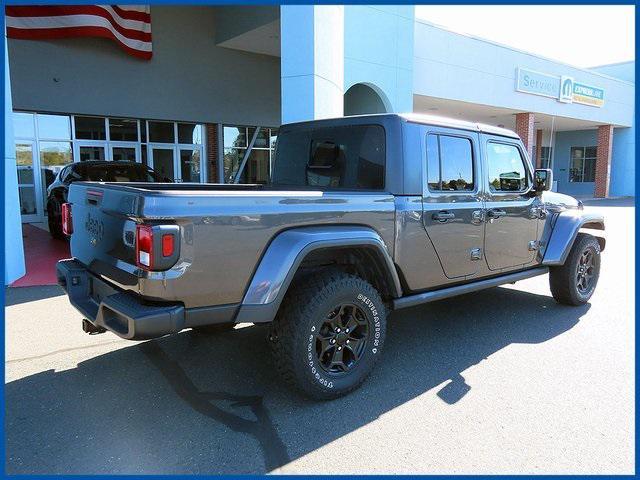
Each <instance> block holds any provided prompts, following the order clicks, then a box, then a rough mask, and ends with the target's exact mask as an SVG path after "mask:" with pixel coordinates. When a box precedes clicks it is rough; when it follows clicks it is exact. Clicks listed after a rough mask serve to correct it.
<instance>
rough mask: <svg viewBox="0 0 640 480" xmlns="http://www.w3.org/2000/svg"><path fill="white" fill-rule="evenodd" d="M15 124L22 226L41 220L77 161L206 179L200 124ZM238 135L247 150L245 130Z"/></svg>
mask: <svg viewBox="0 0 640 480" xmlns="http://www.w3.org/2000/svg"><path fill="white" fill-rule="evenodd" d="M12 121H13V126H14V136H15V138H16V143H15V145H16V168H17V175H18V179H19V183H18V188H19V191H20V199H21V206H20V208H21V211H22V213H23V214H24V215H25V217H23V221H41V220H39V219H41V218H42V216H43V215H45V214H46V199H47V198H46V190H47V187H48V186H49V185H51V183H52V182H53V181H54V180H55V178H56V175H57V174H58V173H59V172H60V170H61V169H62V168H64V166H65V165H67V164H70V163H72V162H73V161H74V160H75V161H78V162H79V161H89V160H113V161H128V162H141V163H142V164H145V165H148V166H152V167H154V168H155V169H156V170H159V171H160V172H161V173H164V174H166V176H167V177H169V178H170V179H171V180H170V181H184V182H200V181H202V180H204V178H203V177H204V176H205V175H204V174H205V173H206V164H203V162H204V161H205V160H204V142H205V139H204V133H205V132H204V126H203V125H202V124H199V123H195V122H194V123H189V122H171V121H148V120H143V119H131V118H109V117H98V116H92V115H78V116H72V115H54V114H40V113H35V112H34V113H29V112H13V116H12ZM238 131H242V132H244V134H243V137H244V145H245V148H246V127H241V129H240V130H236V132H238ZM148 142H156V143H157V144H153V143H148ZM240 158H242V157H240ZM236 168H237V167H236ZM43 207H44V209H43Z"/></svg>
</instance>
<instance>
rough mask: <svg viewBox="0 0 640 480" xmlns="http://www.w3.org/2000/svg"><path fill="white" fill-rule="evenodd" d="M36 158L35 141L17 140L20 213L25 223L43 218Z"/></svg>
mask: <svg viewBox="0 0 640 480" xmlns="http://www.w3.org/2000/svg"><path fill="white" fill-rule="evenodd" d="M34 158H36V155H35V153H34V144H33V142H30V141H26V140H19V141H18V142H16V167H17V169H18V196H19V198H20V213H21V214H22V221H23V222H24V223H29V222H39V221H40V219H41V218H42V205H41V204H40V202H39V201H38V195H37V193H36V192H37V191H38V190H39V189H38V187H37V183H38V180H39V178H38V175H36V174H35V172H36V171H37V169H35V168H34V165H33V161H34Z"/></svg>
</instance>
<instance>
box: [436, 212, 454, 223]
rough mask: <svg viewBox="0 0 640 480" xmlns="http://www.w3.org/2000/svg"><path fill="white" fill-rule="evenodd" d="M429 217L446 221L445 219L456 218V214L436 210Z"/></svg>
mask: <svg viewBox="0 0 640 480" xmlns="http://www.w3.org/2000/svg"><path fill="white" fill-rule="evenodd" d="M431 218H432V219H434V220H437V221H438V222H446V221H447V220H451V219H453V218H456V214H455V213H451V212H438V213H434V214H433V215H431Z"/></svg>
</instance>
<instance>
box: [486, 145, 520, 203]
mask: <svg viewBox="0 0 640 480" xmlns="http://www.w3.org/2000/svg"><path fill="white" fill-rule="evenodd" d="M487 170H488V172H489V189H490V190H491V191H492V192H522V191H524V190H526V189H527V187H528V185H529V178H528V175H527V169H526V168H525V166H524V159H523V158H522V155H521V153H520V149H519V148H518V147H516V146H515V145H508V144H505V143H496V142H489V143H487Z"/></svg>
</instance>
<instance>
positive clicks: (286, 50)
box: [280, 5, 344, 123]
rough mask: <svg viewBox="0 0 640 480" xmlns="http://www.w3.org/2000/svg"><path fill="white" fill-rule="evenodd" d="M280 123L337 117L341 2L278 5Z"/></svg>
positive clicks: (341, 52)
mask: <svg viewBox="0 0 640 480" xmlns="http://www.w3.org/2000/svg"><path fill="white" fill-rule="evenodd" d="M280 42H281V43H280V46H281V60H280V61H281V70H280V77H281V87H280V88H281V93H282V123H289V122H296V121H301V120H313V119H320V118H330V117H341V116H342V115H343V105H344V6H341V5H283V6H281V7H280Z"/></svg>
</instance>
